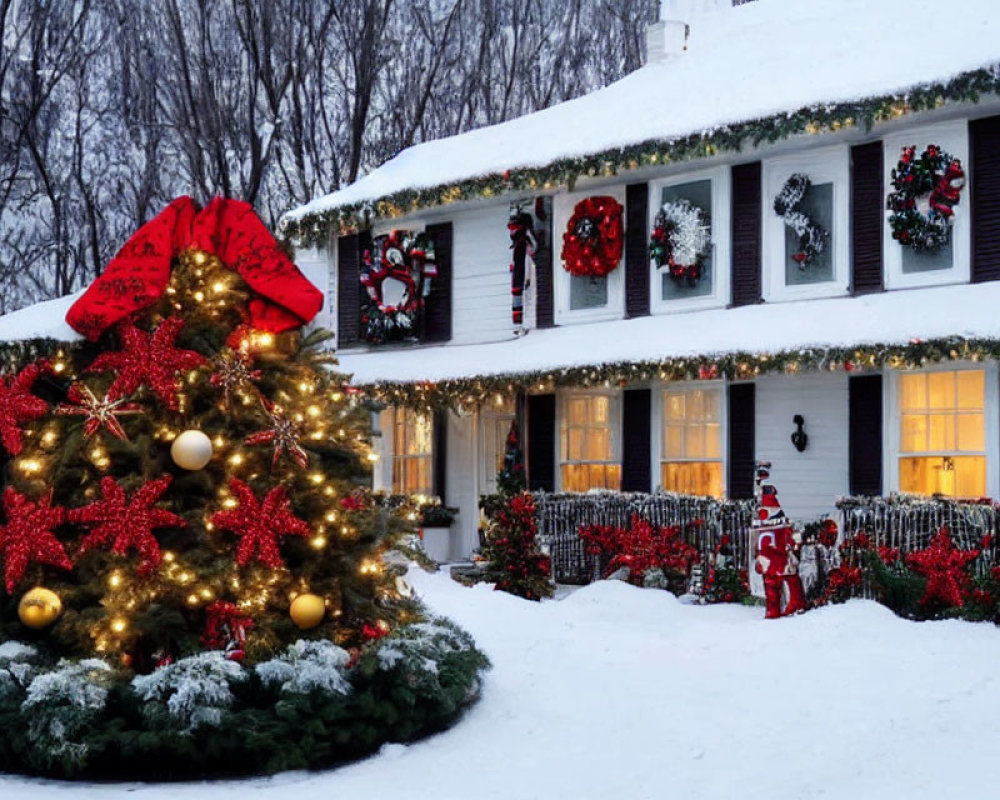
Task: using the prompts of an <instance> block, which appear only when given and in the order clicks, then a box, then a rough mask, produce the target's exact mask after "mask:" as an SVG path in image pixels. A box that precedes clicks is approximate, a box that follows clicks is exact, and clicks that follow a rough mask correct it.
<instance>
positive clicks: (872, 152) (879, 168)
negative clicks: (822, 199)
mask: <svg viewBox="0 0 1000 800" xmlns="http://www.w3.org/2000/svg"><path fill="white" fill-rule="evenodd" d="M882 176H883V165H882V142H880V141H879V142H871V143H870V144H861V145H858V146H857V147H852V148H851V291H852V292H853V293H854V294H865V293H867V292H879V291H881V290H882V226H883V224H884V220H885V189H884V187H883V183H882Z"/></svg>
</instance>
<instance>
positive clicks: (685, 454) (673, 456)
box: [660, 388, 724, 497]
mask: <svg viewBox="0 0 1000 800" xmlns="http://www.w3.org/2000/svg"><path fill="white" fill-rule="evenodd" d="M721 409H722V390H721V389H719V388H707V389H704V388H703V389H667V390H666V391H664V392H663V441H662V447H661V454H660V486H661V487H662V488H663V489H664V490H666V491H668V492H678V493H680V494H692V495H711V496H712V497H722V494H723V491H724V480H723V469H722V419H721Z"/></svg>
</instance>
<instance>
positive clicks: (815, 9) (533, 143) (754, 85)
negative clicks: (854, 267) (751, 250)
mask: <svg viewBox="0 0 1000 800" xmlns="http://www.w3.org/2000/svg"><path fill="white" fill-rule="evenodd" d="M686 21H688V22H689V23H690V26H691V34H690V39H689V41H688V46H687V47H688V49H687V52H685V53H683V54H682V55H680V56H679V57H676V58H672V59H670V60H668V61H665V62H662V63H657V64H650V65H647V66H645V67H643V68H642V69H639V70H637V71H636V72H634V73H632V74H631V75H628V76H627V77H625V78H624V79H622V80H620V81H618V82H617V83H614V84H612V85H610V86H607V87H605V88H604V89H601V90H598V91H595V92H592V93H590V94H588V95H585V96H583V97H580V98H577V99H575V100H570V101H567V102H565V103H562V104H560V105H557V106H552V107H551V108H547V109H544V110H542V111H538V112H536V113H533V114H528V115H526V116H523V117H520V118H518V119H514V120H510V121H508V122H504V123H501V124H499V125H493V126H490V127H487V128H480V129H478V130H473V131H470V132H468V133H464V134H461V135H458V136H451V137H448V138H445V139H438V140H435V141H430V142H426V143H423V144H419V145H416V146H414V147H410V148H408V149H406V150H404V151H402V152H401V153H400V154H399V155H397V156H396V157H395V158H393V159H392V160H390V161H388V162H386V163H385V164H383V165H382V166H381V167H379V168H378V169H376V170H374V171H373V172H371V173H370V174H368V175H367V176H365V177H364V178H362V179H360V180H359V181H357V182H356V183H353V184H351V185H350V186H347V187H345V188H344V189H341V190H340V191H337V192H334V193H332V194H329V195H326V196H324V197H320V198H318V199H316V200H313V201H312V202H310V203H308V204H306V205H303V206H301V207H299V208H297V209H295V210H293V211H291V212H289V213H288V214H287V215H286V219H288V220H296V219H300V218H302V217H306V216H309V215H312V214H316V213H321V212H324V211H329V210H331V209H335V208H340V207H343V206H351V205H355V204H358V203H363V202H371V201H375V200H378V199H381V198H385V197H389V196H392V195H394V194H396V193H398V192H402V191H405V190H411V189H425V188H430V187H436V186H441V185H447V184H455V183H460V182H463V181H469V180H473V179H475V178H478V177H482V176H487V175H495V174H502V173H504V172H505V171H507V170H516V169H524V168H532V167H544V166H546V165H549V164H552V163H554V162H557V161H559V160H560V159H565V158H573V157H581V156H587V155H592V154H596V153H601V152H605V151H607V150H609V149H613V148H620V147H625V146H629V145H634V144H638V143H640V142H645V141H649V140H672V139H679V138H682V137H686V136H690V135H692V134H698V133H701V132H705V131H710V130H714V129H718V128H720V127H723V126H726V125H733V124H737V123H741V122H746V121H750V120H756V119H762V118H768V117H772V116H774V115H776V114H782V113H785V112H791V111H795V110H798V109H802V108H806V107H809V106H815V105H816V104H836V103H841V102H850V101H855V100H863V99H866V98H872V97H880V96H885V95H892V94H904V93H906V92H907V91H908V90H910V89H912V88H914V87H918V86H922V85H926V84H928V83H936V82H942V81H947V80H948V79H950V78H953V77H955V76H958V75H961V74H963V73H967V72H971V71H974V70H977V69H981V68H984V67H989V66H992V65H994V64H996V63H997V62H1000V44H998V42H1000V14H998V13H997V5H996V0H954V2H952V3H949V4H947V5H946V6H942V5H941V4H940V3H939V2H937V0H757V2H753V3H747V4H745V5H741V6H737V7H735V8H729V9H726V10H724V11H717V12H715V13H705V14H701V15H698V16H693V17H691V18H690V19H689V20H686Z"/></svg>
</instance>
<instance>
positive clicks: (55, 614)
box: [17, 586, 62, 631]
mask: <svg viewBox="0 0 1000 800" xmlns="http://www.w3.org/2000/svg"><path fill="white" fill-rule="evenodd" d="M60 614H62V600H60V599H59V595H57V594H56V593H55V592H53V591H52V590H51V589H46V588H45V587H44V586H36V587H35V588H34V589H30V590H29V591H27V592H26V593H25V595H24V597H22V598H21V602H20V603H18V605H17V615H18V616H19V617H20V618H21V622H23V623H24V624H25V625H26V626H27V627H29V628H32V629H33V630H36V631H38V630H41V629H42V628H47V627H49V625H51V624H52V623H53V622H55V621H56V620H57V619H59V615H60Z"/></svg>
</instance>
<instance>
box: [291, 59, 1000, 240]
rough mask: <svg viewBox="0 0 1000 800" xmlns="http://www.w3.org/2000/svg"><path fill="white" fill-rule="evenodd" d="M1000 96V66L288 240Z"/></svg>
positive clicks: (301, 224)
mask: <svg viewBox="0 0 1000 800" xmlns="http://www.w3.org/2000/svg"><path fill="white" fill-rule="evenodd" d="M987 94H1000V63H998V64H993V65H990V66H987V67H982V68H980V69H977V70H972V71H970V72H964V73H961V74H960V75H958V76H956V77H954V78H952V79H951V80H947V81H937V82H934V83H926V84H922V85H919V86H914V87H912V88H911V89H909V90H908V91H905V92H898V93H895V94H885V95H880V96H878V97H870V98H866V99H863V100H856V101H852V102H846V103H832V104H824V103H817V104H814V105H811V106H806V107H804V108H800V109H798V110H797V111H789V112H787V113H781V114H774V115H772V116H769V117H762V118H760V119H755V120H749V121H746V122H739V123H734V124H732V125H724V126H721V127H718V128H713V129H711V130H705V131H699V132H697V133H693V134H690V135H688V136H681V137H678V138H675V139H650V140H647V141H644V142H639V143H637V144H634V145H628V146H626V147H617V148H613V149H610V150H604V151H601V152H599V153H594V154H592V155H588V156H580V157H577V158H563V159H559V160H558V161H554V162H552V163H551V164H548V165H546V166H544V167H526V168H522V169H513V170H507V171H506V172H503V173H493V174H490V175H484V176H482V177H478V178H472V179H469V180H465V181H460V182H458V183H452V184H440V185H438V186H433V187H430V188H426V189H404V190H403V191H400V192H395V193H394V194H391V195H386V196H384V197H380V198H378V199H376V200H370V201H364V202H360V203H351V204H348V205H344V206H340V207H337V208H331V209H327V210H326V211H321V212H318V213H315V214H307V215H305V216H302V217H299V218H297V219H291V218H288V217H286V218H285V219H283V220H282V222H281V234H282V236H284V237H285V238H287V239H291V240H294V241H295V242H296V243H297V244H298V245H300V246H303V247H311V246H314V245H325V244H327V242H328V241H329V238H330V237H331V236H333V235H337V234H343V233H349V232H351V231H354V230H358V229H364V228H367V227H369V226H370V225H371V224H372V222H374V221H375V220H377V219H384V218H392V217H399V216H403V215H404V214H409V213H412V212H414V211H416V210H418V209H421V208H427V207H432V206H441V205H447V204H449V203H455V202H459V201H463V200H472V199H476V198H489V197H496V196H499V195H503V194H506V193H511V192H525V191H537V190H539V189H541V190H551V189H555V188H557V187H561V186H567V187H568V188H570V189H572V188H573V187H574V185H575V183H576V181H577V180H578V179H579V178H581V177H588V176H589V177H597V176H605V177H610V176H612V175H617V174H618V173H619V172H621V171H625V170H634V169H638V168H639V167H645V166H660V165H666V164H671V163H675V162H680V161H689V160H692V159H696V158H707V157H709V156H714V155H717V154H719V153H723V152H740V151H741V150H742V149H743V148H744V147H745V146H747V145H754V146H756V145H760V144H764V143H773V142H776V141H779V140H781V139H787V138H788V137H790V136H794V135H797V134H808V135H815V134H819V133H827V132H831V131H839V130H841V129H843V128H853V127H858V128H861V129H863V130H865V131H867V130H870V129H871V128H872V127H873V126H874V125H875V124H876V123H879V122H884V121H886V120H890V119H895V118H898V117H901V116H904V115H906V114H912V113H914V112H917V111H927V110H930V109H934V108H940V107H941V106H944V105H945V104H947V103H959V102H972V103H976V102H978V101H979V98H980V97H981V96H982V95H987Z"/></svg>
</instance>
